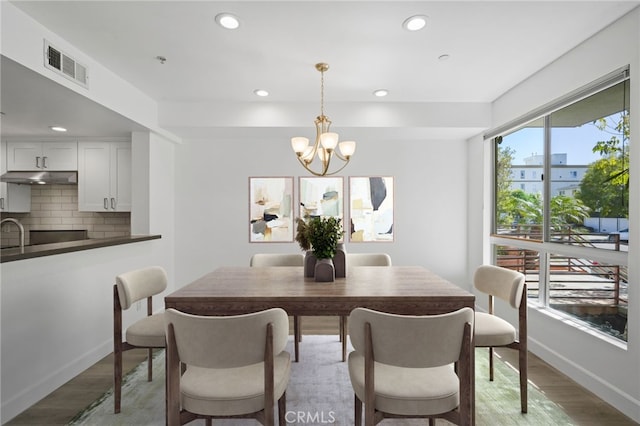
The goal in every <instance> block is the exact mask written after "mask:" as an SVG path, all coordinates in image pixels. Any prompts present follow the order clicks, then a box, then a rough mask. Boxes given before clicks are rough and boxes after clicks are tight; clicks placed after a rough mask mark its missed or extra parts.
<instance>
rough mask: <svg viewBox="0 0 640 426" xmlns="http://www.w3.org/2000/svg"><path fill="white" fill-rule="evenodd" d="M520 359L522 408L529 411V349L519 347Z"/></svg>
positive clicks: (523, 410)
mask: <svg viewBox="0 0 640 426" xmlns="http://www.w3.org/2000/svg"><path fill="white" fill-rule="evenodd" d="M518 352H519V358H520V359H519V360H518V369H519V370H520V408H521V411H522V412H523V413H526V412H527V396H528V390H527V382H528V379H527V376H528V374H527V370H528V367H529V366H528V364H529V363H528V360H527V351H526V350H522V349H519V350H518Z"/></svg>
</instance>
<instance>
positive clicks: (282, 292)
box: [165, 266, 475, 424]
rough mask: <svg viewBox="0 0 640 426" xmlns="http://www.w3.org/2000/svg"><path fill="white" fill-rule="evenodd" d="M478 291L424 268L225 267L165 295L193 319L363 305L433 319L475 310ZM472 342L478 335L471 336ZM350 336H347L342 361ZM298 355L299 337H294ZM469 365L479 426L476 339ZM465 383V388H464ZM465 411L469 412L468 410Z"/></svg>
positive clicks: (469, 390)
mask: <svg viewBox="0 0 640 426" xmlns="http://www.w3.org/2000/svg"><path fill="white" fill-rule="evenodd" d="M474 305H475V296H474V294H473V293H471V292H469V291H467V290H465V289H463V288H461V287H459V286H457V285H456V284H454V283H452V282H450V281H448V280H446V279H444V278H442V277H440V276H439V275H437V274H436V273H434V272H432V271H430V270H429V269H427V268H424V267H422V266H388V267H379V266H355V267H350V268H349V267H347V273H346V277H343V278H336V279H335V280H334V281H332V282H328V283H327V282H316V281H315V280H314V278H313V277H305V276H304V273H303V268H302V267H300V266H291V267H288V266H278V267H249V266H222V267H219V268H216V269H215V270H213V271H211V272H209V273H207V274H205V275H203V276H202V277H200V278H198V279H196V280H195V281H193V282H191V283H189V284H187V285H185V286H184V287H182V288H179V289H177V290H176V291H174V292H173V293H170V294H168V295H167V296H165V307H166V308H173V309H176V310H179V311H182V312H186V313H190V314H194V315H238V314H245V313H251V312H257V311H261V310H265V309H270V308H282V309H284V310H285V311H286V312H287V314H288V315H291V316H294V317H295V316H348V315H349V314H350V312H351V311H352V310H353V309H355V308H358V307H365V308H369V309H374V310H378V311H383V312H388V313H393V314H401V315H433V314H442V313H447V312H453V311H456V310H458V309H461V308H463V307H469V308H472V309H474ZM472 338H473V337H472ZM346 340H347V338H346V336H343V338H342V345H343V360H344V355H345V353H346ZM294 342H295V346H296V353H297V345H298V341H297V339H294ZM461 359H464V360H465V362H469V367H470V371H471V374H470V378H469V380H468V382H467V383H464V384H462V383H461V391H460V392H461V398H460V401H461V404H463V403H464V401H468V404H469V410H468V411H467V412H469V413H470V418H469V419H467V420H468V421H463V422H462V423H464V424H474V419H475V415H474V408H475V402H474V400H475V374H474V372H475V368H474V367H475V364H474V363H475V360H474V359H475V357H474V350H473V341H472V342H471V345H470V349H469V350H468V353H467V354H464V357H461ZM464 385H466V386H464ZM465 411H466V410H465Z"/></svg>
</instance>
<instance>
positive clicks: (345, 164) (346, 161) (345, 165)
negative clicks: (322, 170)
mask: <svg viewBox="0 0 640 426" xmlns="http://www.w3.org/2000/svg"><path fill="white" fill-rule="evenodd" d="M344 161H345V163H344V164H343V165H342V167H340V168H339V169H338V170H336V171H333V172H331V173H327V174H326V175H327V176H331V175H335V174H336V173H340V172H341V171H342V169H344V168H345V167H347V164H349V160H344Z"/></svg>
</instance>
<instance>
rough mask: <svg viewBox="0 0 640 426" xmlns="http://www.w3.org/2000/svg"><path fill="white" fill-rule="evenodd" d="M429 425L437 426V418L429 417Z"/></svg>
mask: <svg viewBox="0 0 640 426" xmlns="http://www.w3.org/2000/svg"><path fill="white" fill-rule="evenodd" d="M429 426H436V419H434V418H433V417H429Z"/></svg>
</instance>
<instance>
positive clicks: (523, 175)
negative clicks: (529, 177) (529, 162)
mask: <svg viewBox="0 0 640 426" xmlns="http://www.w3.org/2000/svg"><path fill="white" fill-rule="evenodd" d="M524 177H525V173H524V170H520V179H524Z"/></svg>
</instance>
